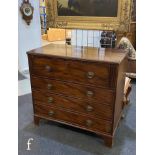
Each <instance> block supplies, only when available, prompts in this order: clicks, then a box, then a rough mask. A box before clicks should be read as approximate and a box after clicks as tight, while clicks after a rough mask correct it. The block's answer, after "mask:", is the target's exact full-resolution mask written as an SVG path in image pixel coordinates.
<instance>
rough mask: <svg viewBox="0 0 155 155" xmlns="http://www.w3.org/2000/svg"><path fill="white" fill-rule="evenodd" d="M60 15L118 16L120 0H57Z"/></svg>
mask: <svg viewBox="0 0 155 155" xmlns="http://www.w3.org/2000/svg"><path fill="white" fill-rule="evenodd" d="M57 11H58V16H88V17H89V16H91V17H92V16H94V17H117V12H118V0H57Z"/></svg>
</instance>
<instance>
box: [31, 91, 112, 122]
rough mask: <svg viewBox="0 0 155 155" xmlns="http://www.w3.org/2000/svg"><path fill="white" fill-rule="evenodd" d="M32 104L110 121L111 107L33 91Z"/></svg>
mask: <svg viewBox="0 0 155 155" xmlns="http://www.w3.org/2000/svg"><path fill="white" fill-rule="evenodd" d="M33 98H34V104H39V105H46V106H50V107H58V108H63V109H66V110H69V111H73V112H77V113H83V114H87V115H90V116H91V117H94V118H95V117H98V118H101V119H105V120H112V107H110V106H108V105H104V104H96V103H88V102H86V101H83V100H79V99H73V98H69V97H64V96H60V95H55V94H47V93H43V92H39V91H33Z"/></svg>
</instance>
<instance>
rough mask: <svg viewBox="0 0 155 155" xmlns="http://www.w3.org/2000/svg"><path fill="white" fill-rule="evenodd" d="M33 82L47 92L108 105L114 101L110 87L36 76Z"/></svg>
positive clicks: (33, 85)
mask: <svg viewBox="0 0 155 155" xmlns="http://www.w3.org/2000/svg"><path fill="white" fill-rule="evenodd" d="M31 83H32V88H33V89H39V90H45V91H46V92H53V93H57V94H63V95H66V96H71V97H74V98H81V99H84V100H89V102H99V103H105V104H108V105H113V103H114V91H112V90H108V89H102V88H94V87H90V86H82V85H79V84H73V83H69V82H62V81H57V80H52V79H51V80H48V79H43V78H36V77H32V78H31Z"/></svg>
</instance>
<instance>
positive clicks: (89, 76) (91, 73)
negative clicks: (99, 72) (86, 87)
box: [87, 72, 95, 79]
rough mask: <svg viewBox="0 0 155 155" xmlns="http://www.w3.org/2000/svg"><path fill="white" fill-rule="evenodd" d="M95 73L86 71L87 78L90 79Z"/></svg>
mask: <svg viewBox="0 0 155 155" xmlns="http://www.w3.org/2000/svg"><path fill="white" fill-rule="evenodd" d="M94 75H95V73H94V72H88V73H87V78H88V79H92V78H93V77H94Z"/></svg>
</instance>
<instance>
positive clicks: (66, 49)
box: [28, 44, 127, 63]
mask: <svg viewBox="0 0 155 155" xmlns="http://www.w3.org/2000/svg"><path fill="white" fill-rule="evenodd" d="M28 54H33V55H42V56H49V57H51V56H52V57H61V58H65V59H78V60H79V59H80V60H85V61H101V62H109V63H120V62H121V61H122V60H123V59H124V58H125V57H126V55H127V52H126V51H124V50H121V49H112V48H106V49H105V48H95V47H82V46H70V45H56V44H49V45H46V46H43V47H41V48H37V49H33V50H31V51H29V52H28Z"/></svg>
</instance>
